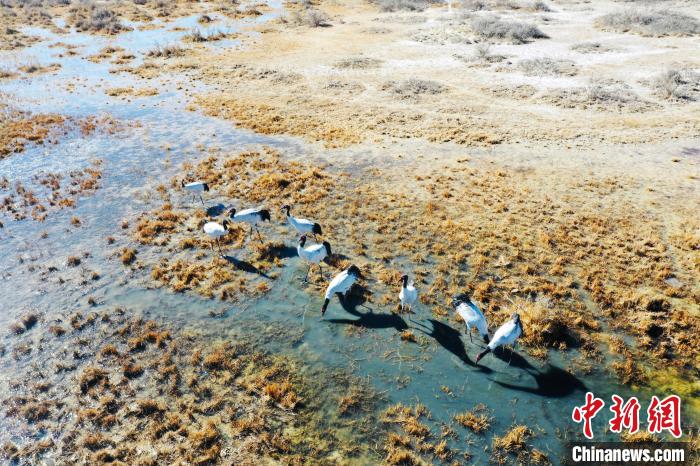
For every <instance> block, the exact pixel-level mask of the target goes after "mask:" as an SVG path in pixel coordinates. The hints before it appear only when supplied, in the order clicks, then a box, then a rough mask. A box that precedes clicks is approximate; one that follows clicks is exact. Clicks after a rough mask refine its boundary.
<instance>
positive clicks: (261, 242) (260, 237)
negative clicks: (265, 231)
mask: <svg viewBox="0 0 700 466" xmlns="http://www.w3.org/2000/svg"><path fill="white" fill-rule="evenodd" d="M255 231H257V232H258V239H259V240H260V244H265V243H263V240H262V236H260V230H258V227H257V225H256V227H255Z"/></svg>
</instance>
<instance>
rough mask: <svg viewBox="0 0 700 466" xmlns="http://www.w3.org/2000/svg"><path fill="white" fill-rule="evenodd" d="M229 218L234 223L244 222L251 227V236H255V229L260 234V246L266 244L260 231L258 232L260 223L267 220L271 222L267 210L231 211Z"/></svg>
mask: <svg viewBox="0 0 700 466" xmlns="http://www.w3.org/2000/svg"><path fill="white" fill-rule="evenodd" d="M228 216H229V218H230V219H231V221H233V222H242V223H247V224H249V225H250V234H249V235H248V236H250V235H252V234H253V228H255V231H257V232H258V239H259V240H260V244H264V243H263V240H262V237H261V236H260V230H258V223H260V222H263V221H265V220H267V221H268V222H269V221H270V211H269V210H267V209H262V208H261V209H245V210H241V211H240V212H236V209H233V208H232V209H231V210H229V212H228Z"/></svg>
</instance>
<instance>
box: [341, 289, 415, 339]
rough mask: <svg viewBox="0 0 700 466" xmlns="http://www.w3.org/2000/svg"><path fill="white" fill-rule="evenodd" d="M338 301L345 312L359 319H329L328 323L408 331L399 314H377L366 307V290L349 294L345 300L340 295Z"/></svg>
mask: <svg viewBox="0 0 700 466" xmlns="http://www.w3.org/2000/svg"><path fill="white" fill-rule="evenodd" d="M338 299H339V300H340V305H341V306H342V307H343V309H344V310H345V312H347V313H348V314H351V315H353V316H355V317H357V319H328V322H331V323H334V324H346V325H355V326H358V327H364V328H371V329H381V328H393V329H395V330H396V331H397V332H402V331H404V330H408V324H407V323H406V321H405V320H404V319H403V318H402V317H401V316H399V315H398V314H376V313H375V312H374V311H373V310H372V308H370V307H367V306H365V305H364V303H365V302H366V298H365V290H364V289H362V288H360V293H357V292H355V293H349V294H348V295H347V296H345V297H344V298H343V296H342V295H341V294H338ZM358 306H362V307H364V308H365V309H367V312H360V311H358V310H357V308H358Z"/></svg>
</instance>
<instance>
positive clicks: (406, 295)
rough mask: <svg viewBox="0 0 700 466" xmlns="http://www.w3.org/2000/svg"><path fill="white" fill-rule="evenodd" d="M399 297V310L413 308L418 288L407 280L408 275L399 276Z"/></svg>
mask: <svg viewBox="0 0 700 466" xmlns="http://www.w3.org/2000/svg"><path fill="white" fill-rule="evenodd" d="M399 299H400V300H401V312H403V311H404V309H406V307H408V308H409V310H411V311H412V310H413V303H415V302H416V299H418V290H416V287H415V286H414V285H413V282H410V283H409V282H408V275H404V276H402V277H401V291H400V292H399Z"/></svg>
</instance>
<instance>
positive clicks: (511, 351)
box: [508, 347, 515, 366]
mask: <svg viewBox="0 0 700 466" xmlns="http://www.w3.org/2000/svg"><path fill="white" fill-rule="evenodd" d="M514 350H515V347H512V348H511V349H510V358H509V359H508V365H509V366H510V362H511V361H512V360H513V351H514Z"/></svg>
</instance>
